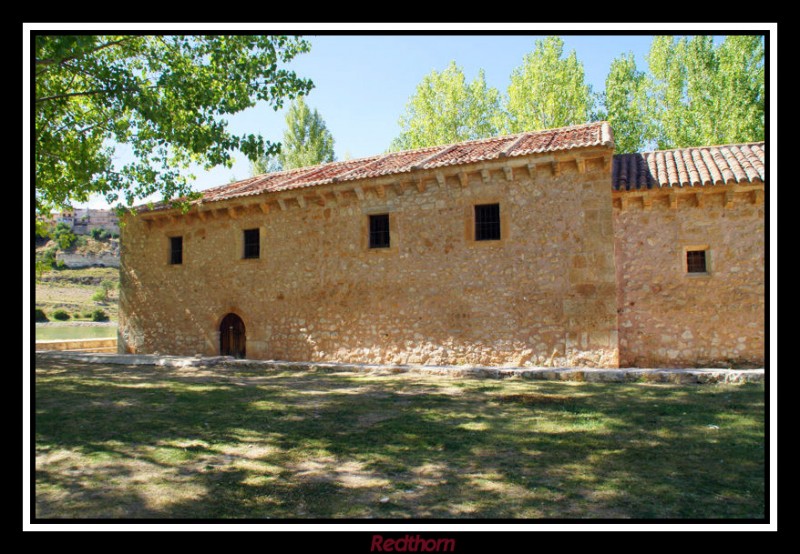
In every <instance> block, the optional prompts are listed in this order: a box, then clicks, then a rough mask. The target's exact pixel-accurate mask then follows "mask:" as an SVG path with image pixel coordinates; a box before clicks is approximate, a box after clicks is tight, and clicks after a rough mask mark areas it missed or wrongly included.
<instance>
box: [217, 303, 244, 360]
mask: <svg viewBox="0 0 800 554" xmlns="http://www.w3.org/2000/svg"><path fill="white" fill-rule="evenodd" d="M245 346H246V336H245V329H244V321H242V318H241V317H239V316H238V315H236V314H228V315H226V316H225V317H224V318H222V323H220V324H219V353H220V355H221V356H233V357H235V358H244V357H245V354H246V348H245Z"/></svg>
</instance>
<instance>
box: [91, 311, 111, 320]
mask: <svg viewBox="0 0 800 554" xmlns="http://www.w3.org/2000/svg"><path fill="white" fill-rule="evenodd" d="M92 321H108V314H107V313H105V312H104V311H103V310H101V309H100V308H98V309H96V310H94V311H93V312H92Z"/></svg>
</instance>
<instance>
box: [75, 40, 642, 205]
mask: <svg viewBox="0 0 800 554" xmlns="http://www.w3.org/2000/svg"><path fill="white" fill-rule="evenodd" d="M543 36H544V35H534V34H520V35H466V34H464V35H454V34H448V35H428V36H425V35H365V36H358V35H310V36H308V37H307V38H308V40H309V41H310V43H311V51H310V52H309V53H306V54H301V55H299V56H298V57H296V58H295V59H294V60H292V62H290V64H289V65H288V67H290V68H291V69H293V70H295V71H296V72H297V74H298V75H299V76H302V77H307V78H310V79H311V80H312V81H313V82H314V84H315V87H314V89H313V90H312V91H311V93H310V95H309V96H308V97H307V99H306V100H307V102H308V104H309V105H310V106H311V107H312V108H316V109H317V110H319V112H320V115H321V116H322V117H323V119H324V120H325V122H326V124H327V126H328V129H329V130H330V131H331V133H332V134H333V137H334V140H335V151H336V156H337V159H342V158H344V157H345V156H346V155H349V156H351V157H354V158H358V157H363V156H370V155H373V154H377V153H380V152H383V151H385V150H386V149H387V148H388V146H389V143H390V142H391V140H392V139H393V138H394V137H395V136H397V135H398V134H399V132H400V128H399V126H398V119H399V117H400V115H401V114H402V113H403V111H404V108H405V105H406V102H407V101H408V99H409V97H410V96H411V95H412V94H413V93H414V90H415V88H416V86H417V84H418V83H419V82H420V81H421V80H422V78H423V77H424V76H425V75H426V74H428V73H430V72H431V71H432V70H437V71H441V70H443V69H444V68H445V67H446V66H447V65H448V64H449V63H450V62H451V61H455V62H456V63H457V64H458V65H459V66H460V67H462V68H463V70H464V72H465V74H466V77H467V79H468V80H472V79H474V78H475V76H476V75H477V74H478V71H479V70H480V69H483V70H484V71H485V74H486V80H487V83H488V85H489V86H492V87H495V88H497V89H498V90H499V91H500V92H501V93H505V91H506V89H507V87H508V83H509V78H510V75H511V73H512V71H513V70H514V68H516V67H519V66H520V65H522V62H523V58H524V56H525V55H526V54H527V53H529V52H532V51H533V50H534V48H535V41H536V40H537V39H539V38H543ZM560 36H561V37H562V38H563V39H564V42H565V48H564V49H565V53H568V52H570V51H571V50H573V49H574V50H575V51H576V53H577V56H578V59H579V60H580V61H581V62H582V63H583V65H584V69H585V72H586V79H587V81H588V83H589V84H590V85H591V86H592V88H593V90H594V91H596V92H600V91H602V90H603V89H604V87H605V78H606V75H607V73H608V69H609V66H610V64H611V61H612V60H613V59H614V58H616V57H619V56H620V55H622V54H623V53H627V52H633V53H634V55H635V56H636V62H637V65H638V66H639V67H640V68H642V69H644V68H645V67H646V61H645V56H646V54H647V51H648V49H649V47H650V42H651V39H652V37H651V36H631V35H627V36H613V35H563V34H562V35H560ZM284 116H285V108H284V109H283V110H280V111H278V112H275V111H273V109H272V108H271V107H269V106H267V105H266V104H264V103H260V104H259V105H257V106H256V107H254V108H251V109H249V110H246V111H244V112H241V113H239V114H236V115H235V116H233V117H230V118H228V121H229V123H230V129H231V130H232V131H233V132H234V133H237V134H238V133H259V134H261V135H263V136H264V137H265V138H266V139H268V140H271V141H280V140H281V137H282V135H283V130H284V125H285V121H284ZM192 173H193V174H194V175H195V176H196V177H197V179H196V181H195V183H194V188H195V190H203V189H206V188H208V187H211V186H217V185H221V184H225V183H227V182H229V181H230V180H232V179H244V178H246V177H248V176H249V174H250V171H249V162H248V161H247V159H246V158H245V157H244V156H243V155H241V154H238V155H235V163H234V166H233V168H231V169H228V168H222V167H219V168H215V169H213V170H211V171H203V170H202V169H200V168H197V169H196V170H194V171H193V172H192ZM88 205H89V206H91V207H106V205H105V202H104V201H103V199H102V198H101V197H96V198H95V199H93V200H92V201H90V202H89V203H88ZM81 206H83V205H81Z"/></svg>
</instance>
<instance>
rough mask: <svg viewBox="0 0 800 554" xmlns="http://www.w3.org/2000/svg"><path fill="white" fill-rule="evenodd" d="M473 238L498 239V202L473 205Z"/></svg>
mask: <svg viewBox="0 0 800 554" xmlns="http://www.w3.org/2000/svg"><path fill="white" fill-rule="evenodd" d="M475 240H500V204H479V205H477V206H475Z"/></svg>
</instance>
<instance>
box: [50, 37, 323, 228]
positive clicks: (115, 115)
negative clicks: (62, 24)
mask: <svg viewBox="0 0 800 554" xmlns="http://www.w3.org/2000/svg"><path fill="white" fill-rule="evenodd" d="M308 49H309V44H308V43H307V42H306V41H305V40H303V39H301V38H299V37H284V36H255V35H236V36H230V35H210V36H125V35H123V36H120V35H114V36H91V35H80V36H65V35H38V36H36V37H35V47H34V50H35V70H34V80H35V84H34V87H35V100H34V106H35V140H36V145H35V161H36V210H37V213H40V214H45V213H48V212H49V211H50V209H51V208H61V207H66V206H68V205H69V204H70V203H71V202H73V201H74V202H84V201H86V200H88V198H89V196H90V195H91V194H92V193H101V194H104V195H105V197H106V200H107V201H109V202H110V203H114V202H117V201H118V200H120V199H124V200H125V202H126V203H127V204H128V205H131V204H133V203H134V201H135V200H136V199H137V198H142V197H145V196H148V195H151V194H153V193H161V195H162V196H163V198H165V199H168V198H172V197H175V196H184V195H188V194H189V193H190V191H191V188H190V186H189V179H190V177H191V176H188V175H185V174H184V172H183V171H182V170H183V169H185V168H187V167H188V166H189V164H190V163H192V162H194V163H198V164H200V165H201V166H202V167H203V168H205V169H209V168H211V167H214V166H217V165H225V166H227V167H230V166H231V165H232V160H231V152H233V151H235V150H237V149H238V150H240V151H242V152H243V153H244V154H245V155H247V156H248V157H249V158H250V159H255V158H256V157H257V155H259V154H262V155H263V154H272V153H275V152H277V149H278V147H277V145H275V144H271V143H269V142H267V141H265V140H264V139H263V138H262V137H260V136H255V135H246V136H245V135H241V136H239V135H235V134H233V133H231V132H230V131H229V130H228V125H227V122H226V121H225V120H224V119H223V118H224V116H225V115H227V114H234V113H237V112H240V111H242V110H244V109H245V108H249V107H251V106H254V105H255V103H256V102H257V101H260V100H263V101H265V102H267V103H268V104H269V105H271V106H272V107H273V108H275V109H278V108H279V107H281V105H282V103H283V100H284V99H285V98H294V97H295V96H296V95H298V94H305V93H307V92H308V91H309V90H310V89H311V87H312V86H313V85H312V83H311V81H309V80H307V79H301V78H298V77H297V76H296V75H295V73H294V72H292V71H288V70H286V69H283V68H281V67H280V64H285V63H287V62H289V61H290V60H292V59H293V58H294V57H295V56H296V55H297V54H299V53H302V52H307V51H308ZM115 144H116V145H127V146H128V148H129V150H130V153H131V156H132V161H130V162H129V163H126V164H124V165H123V166H122V167H115V166H114V164H113V158H114V156H115V153H116V151H115V146H114V145H115Z"/></svg>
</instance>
